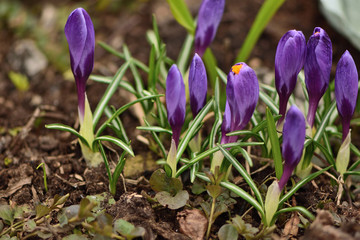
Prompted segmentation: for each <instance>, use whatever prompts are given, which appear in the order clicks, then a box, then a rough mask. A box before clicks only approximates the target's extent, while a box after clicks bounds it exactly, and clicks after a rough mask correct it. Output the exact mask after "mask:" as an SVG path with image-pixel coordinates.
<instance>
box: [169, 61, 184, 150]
mask: <svg viewBox="0 0 360 240" xmlns="http://www.w3.org/2000/svg"><path fill="white" fill-rule="evenodd" d="M165 97H166V108H167V115H168V121H169V123H170V126H171V129H172V132H173V139H174V141H175V144H176V146H177V145H178V144H179V137H180V131H181V128H182V126H183V124H184V120H185V104H186V99H185V85H184V81H183V78H182V76H181V73H180V71H179V69H178V67H177V66H176V65H175V64H174V65H172V66H171V68H170V70H169V73H168V75H167V78H166V92H165Z"/></svg>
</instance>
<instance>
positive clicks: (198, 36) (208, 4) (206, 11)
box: [195, 0, 225, 57]
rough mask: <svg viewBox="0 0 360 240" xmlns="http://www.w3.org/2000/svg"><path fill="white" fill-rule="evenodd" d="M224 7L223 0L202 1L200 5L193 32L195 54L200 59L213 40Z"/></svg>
mask: <svg viewBox="0 0 360 240" xmlns="http://www.w3.org/2000/svg"><path fill="white" fill-rule="evenodd" d="M224 7H225V0H203V1H202V3H201V6H200V9H199V14H198V20H197V27H196V32H195V52H196V53H197V54H199V56H200V57H202V56H203V54H204V52H205V50H206V48H207V47H208V46H209V45H210V44H211V42H212V41H213V40H214V38H215V35H216V31H217V28H218V26H219V24H220V21H221V18H222V15H223V13H224Z"/></svg>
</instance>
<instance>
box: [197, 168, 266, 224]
mask: <svg viewBox="0 0 360 240" xmlns="http://www.w3.org/2000/svg"><path fill="white" fill-rule="evenodd" d="M196 176H197V177H198V178H200V179H202V180H204V181H207V182H210V179H209V178H208V177H206V176H205V175H204V174H202V173H198V174H196ZM220 186H222V187H224V188H227V189H229V190H230V191H231V192H233V193H235V194H236V195H238V196H239V197H241V198H242V199H244V200H245V201H247V202H248V203H249V204H250V205H251V206H253V207H254V208H255V209H256V210H257V211H258V212H259V213H260V215H261V218H264V217H265V214H264V210H263V207H262V205H261V204H260V203H259V202H257V201H256V200H255V198H253V197H252V196H251V195H250V194H249V193H247V192H246V191H244V190H243V189H242V188H240V187H238V186H236V185H235V184H233V183H230V182H221V183H220Z"/></svg>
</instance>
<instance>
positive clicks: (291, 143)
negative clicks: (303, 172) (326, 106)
mask: <svg viewBox="0 0 360 240" xmlns="http://www.w3.org/2000/svg"><path fill="white" fill-rule="evenodd" d="M305 128H306V124H305V118H304V115H303V114H302V112H301V111H300V110H299V109H298V108H297V107H296V106H295V105H293V106H291V108H290V109H289V111H288V113H287V114H286V118H285V123H284V128H283V145H282V155H283V158H284V161H285V162H284V172H283V175H282V176H281V179H280V182H279V185H280V189H282V188H283V187H284V185H285V184H286V182H287V181H288V179H289V177H290V176H291V173H292V171H293V170H294V168H295V167H296V165H298V163H299V162H300V159H301V156H302V152H303V149H304V141H305Z"/></svg>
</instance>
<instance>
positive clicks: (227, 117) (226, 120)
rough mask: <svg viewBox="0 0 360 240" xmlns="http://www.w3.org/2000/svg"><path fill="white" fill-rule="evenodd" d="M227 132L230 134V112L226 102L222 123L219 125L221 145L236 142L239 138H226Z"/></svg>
mask: <svg viewBox="0 0 360 240" xmlns="http://www.w3.org/2000/svg"><path fill="white" fill-rule="evenodd" d="M229 132H231V111H230V107H229V103H228V101H227V100H226V103H225V112H224V117H223V122H222V124H221V144H225V143H232V142H236V141H237V139H238V138H239V137H238V136H226V134H228V133H229Z"/></svg>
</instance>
